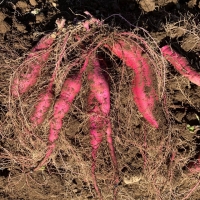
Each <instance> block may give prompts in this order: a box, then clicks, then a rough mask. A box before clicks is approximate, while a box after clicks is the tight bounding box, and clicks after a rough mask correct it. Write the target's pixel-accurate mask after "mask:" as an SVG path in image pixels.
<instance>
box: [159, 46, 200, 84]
mask: <svg viewBox="0 0 200 200" xmlns="http://www.w3.org/2000/svg"><path fill="white" fill-rule="evenodd" d="M161 52H162V53H163V56H164V57H165V58H166V59H167V60H168V61H169V62H170V63H171V64H172V65H173V66H174V67H175V69H176V70H177V71H178V72H179V73H180V74H181V75H183V76H184V77H186V78H188V79H189V80H190V81H191V82H192V83H194V84H196V85H198V86H200V73H198V72H196V71H195V70H193V69H192V67H191V66H190V65H189V63H188V61H187V59H186V58H184V57H183V56H181V55H180V54H178V53H177V52H175V51H174V50H173V49H172V48H170V46H169V45H166V46H164V47H162V48H161Z"/></svg>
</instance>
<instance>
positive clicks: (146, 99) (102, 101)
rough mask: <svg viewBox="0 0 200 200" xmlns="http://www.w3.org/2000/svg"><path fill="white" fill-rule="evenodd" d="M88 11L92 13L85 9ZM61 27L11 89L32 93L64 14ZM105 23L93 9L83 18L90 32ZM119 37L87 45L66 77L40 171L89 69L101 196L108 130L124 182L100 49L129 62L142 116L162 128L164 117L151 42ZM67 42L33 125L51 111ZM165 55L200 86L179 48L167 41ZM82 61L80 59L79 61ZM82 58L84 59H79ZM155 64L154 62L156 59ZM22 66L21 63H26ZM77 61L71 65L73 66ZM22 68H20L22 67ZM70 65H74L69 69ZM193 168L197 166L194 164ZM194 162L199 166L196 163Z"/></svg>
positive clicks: (114, 160) (14, 93) (32, 56)
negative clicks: (101, 157)
mask: <svg viewBox="0 0 200 200" xmlns="http://www.w3.org/2000/svg"><path fill="white" fill-rule="evenodd" d="M86 14H87V15H89V13H87V12H86ZM56 23H57V26H58V30H57V32H55V33H52V34H49V35H46V36H45V37H43V38H42V39H41V40H40V41H39V42H38V44H37V45H36V46H35V47H34V48H33V49H32V50H31V52H30V53H29V55H28V56H27V58H26V60H25V61H24V62H23V63H22V64H21V66H23V67H24V66H26V67H27V69H26V71H27V73H25V74H24V73H22V74H20V75H18V76H17V77H15V78H14V80H13V82H12V85H11V93H12V96H13V97H14V98H19V97H20V96H22V95H23V94H25V93H27V92H28V91H29V90H30V88H32V87H34V85H35V84H36V82H37V81H38V77H39V76H40V72H41V70H42V67H43V66H44V65H46V63H47V61H48V58H49V55H50V53H51V51H52V48H51V47H52V44H53V43H54V42H55V41H56V38H57V37H59V35H60V34H63V32H62V31H63V29H64V24H65V20H64V19H62V20H57V22H56ZM94 24H95V25H96V26H99V27H101V26H103V23H102V22H100V21H99V20H97V19H95V18H93V17H92V16H91V15H90V19H89V20H86V21H84V22H81V25H82V27H83V28H84V30H85V32H89V31H90V26H92V25H94ZM64 34H65V35H66V36H65V37H64V40H65V41H64V43H66V42H67V38H68V36H69V34H68V33H67V32H64ZM112 37H113V38H114V39H113V40H112V42H110V40H109V39H108V37H105V36H104V37H103V38H102V40H101V41H100V42H99V43H98V45H96V46H95V47H93V49H92V50H91V49H89V50H86V47H85V46H84V45H82V47H81V48H83V49H85V51H86V52H87V55H86V59H85V60H84V62H83V63H81V65H82V67H81V69H80V70H79V72H77V73H76V74H75V75H73V76H71V77H68V78H67V79H66V80H65V82H64V83H63V86H62V89H61V92H60V95H59V98H58V99H57V100H56V102H55V103H54V108H53V113H52V118H51V119H50V120H49V137H48V149H47V152H46V155H45V156H44V158H43V159H42V160H41V161H40V163H38V166H37V167H36V168H35V171H36V170H38V169H40V168H41V167H42V166H44V165H45V164H46V163H47V161H48V159H49V158H50V156H51V154H52V152H53V151H54V149H55V141H56V140H57V139H58V137H59V132H60V131H61V128H62V125H63V123H62V121H63V118H64V117H65V115H66V114H67V113H68V112H69V109H70V107H71V105H72V103H73V101H74V99H75V98H76V96H77V95H78V93H79V92H80V90H81V86H82V75H83V74H84V73H86V69H87V68H88V67H89V68H90V70H88V72H87V80H88V84H89V90H90V91H89V94H88V100H87V102H88V107H89V110H88V115H89V119H88V126H89V132H90V135H91V146H92V153H91V154H92V169H91V170H92V177H93V181H94V187H95V190H96V192H97V194H98V197H99V198H100V199H102V196H101V192H100V190H99V188H98V186H97V181H96V176H95V165H96V158H97V151H98V148H99V146H100V144H101V142H102V140H103V136H104V135H106V137H107V142H108V146H109V149H110V155H111V159H112V163H113V167H114V169H115V180H114V183H115V184H116V185H117V184H118V183H119V175H118V167H117V158H116V155H115V150H114V145H113V141H112V126H111V120H110V117H109V114H110V107H111V103H110V87H109V82H108V80H107V78H106V76H105V74H104V71H105V69H106V65H107V63H106V60H105V58H103V57H101V56H99V54H98V49H99V48H101V49H102V48H104V49H105V51H107V52H109V53H110V55H111V54H112V55H114V56H116V57H118V58H119V59H120V60H121V61H122V62H123V63H124V64H125V65H126V66H127V67H129V68H130V69H132V70H133V72H134V78H133V80H132V93H133V100H134V102H135V104H136V106H137V108H138V110H139V112H140V113H141V115H142V116H143V118H144V119H145V120H146V121H147V122H148V123H149V124H150V125H151V126H152V127H153V128H155V129H157V128H159V126H160V124H159V119H157V116H156V115H155V113H154V111H155V109H156V105H157V103H158V102H159V96H158V94H157V85H156V84H155V83H153V77H154V76H155V73H154V70H153V69H152V66H151V64H152V61H151V59H150V58H149V56H145V55H144V52H145V46H146V43H144V44H141V41H143V39H142V38H141V37H139V36H136V35H135V36H134V39H133V34H132V33H131V32H122V33H116V32H113V33H112ZM74 40H75V41H79V40H81V38H80V36H79V35H76V36H75V38H74ZM65 51H66V48H65V47H63V50H62V51H61V55H60V58H59V59H58V61H57V63H56V66H55V70H54V73H53V75H52V78H51V79H50V80H49V85H48V87H47V89H46V91H45V92H44V93H42V94H40V95H39V96H38V100H37V103H36V105H35V110H34V112H33V113H32V115H31V117H30V119H29V120H30V122H31V123H32V125H33V127H37V126H39V125H41V124H42V123H43V122H44V120H45V117H46V112H47V111H48V110H49V108H50V106H51V105H52V99H53V84H54V81H55V76H56V71H57V69H58V68H59V65H60V63H61V62H62V58H63V57H64V52H65ZM160 51H161V53H162V55H163V56H164V58H166V60H167V61H169V62H170V63H171V64H172V65H173V66H174V67H175V69H176V70H177V71H178V72H179V73H180V74H182V75H183V76H185V77H186V78H188V79H189V80H190V81H191V82H193V83H194V84H197V85H198V86H200V74H199V73H197V72H196V71H194V70H193V69H192V68H191V67H190V66H189V64H188V62H187V60H186V59H185V58H184V57H182V56H181V55H179V54H178V53H176V52H175V51H174V50H173V49H172V48H170V46H168V45H166V46H164V47H162V48H161V49H160ZM78 63H79V61H78ZM79 64H80V63H79ZM154 64H155V63H154ZM21 66H20V67H21ZM73 67H75V65H74V66H72V68H73ZM19 69H20V68H19ZM68 70H70V68H69V69H68ZM190 167H191V168H192V167H193V166H190ZM195 168H197V166H196V165H195ZM114 196H115V197H114V198H116V191H114Z"/></svg>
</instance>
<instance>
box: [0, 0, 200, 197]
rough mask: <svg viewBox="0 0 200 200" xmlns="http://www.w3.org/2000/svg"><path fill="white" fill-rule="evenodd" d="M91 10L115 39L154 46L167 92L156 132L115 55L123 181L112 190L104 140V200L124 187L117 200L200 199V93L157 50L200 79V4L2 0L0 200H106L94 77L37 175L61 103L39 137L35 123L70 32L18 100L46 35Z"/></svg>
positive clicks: (161, 92)
mask: <svg viewBox="0 0 200 200" xmlns="http://www.w3.org/2000/svg"><path fill="white" fill-rule="evenodd" d="M86 10H87V11H89V12H90V13H91V14H92V15H93V16H94V17H95V18H97V19H100V20H105V21H104V23H105V24H107V26H106V27H108V28H107V29H106V31H109V30H110V29H111V30H117V31H119V30H125V31H133V32H134V33H135V34H136V35H137V34H138V35H140V36H141V37H142V38H144V41H146V42H148V44H149V45H150V47H151V48H150V50H147V52H146V54H147V55H148V56H149V58H150V60H152V61H153V62H152V63H154V65H152V66H153V67H155V68H154V69H153V71H154V72H155V77H154V78H152V79H153V81H154V84H153V86H154V87H157V88H158V89H157V92H158V97H159V101H158V103H157V106H156V108H155V109H154V115H155V116H156V119H157V120H158V121H159V128H158V129H154V128H152V127H151V126H150V125H149V124H148V123H147V122H146V121H145V119H144V118H143V117H142V115H141V113H139V111H138V109H137V107H136V106H135V104H134V101H133V94H132V91H131V82H132V79H133V76H134V74H133V72H132V70H130V69H129V68H127V67H126V66H125V65H124V64H123V63H122V62H120V60H119V59H117V58H116V57H115V56H113V55H112V58H113V60H114V61H113V60H111V59H108V60H107V62H108V63H109V66H108V69H105V72H106V74H107V75H106V77H107V79H108V80H109V83H110V91H111V113H110V119H111V122H112V127H113V140H114V146H115V151H116V156H117V160H118V170H119V177H120V182H119V183H118V185H115V184H114V183H113V176H114V173H115V170H114V169H113V166H112V162H111V159H110V154H109V150H108V146H107V143H106V138H104V140H103V142H102V145H101V147H100V149H99V151H98V157H97V163H96V177H97V181H98V186H99V188H100V190H101V192H102V196H103V199H107V200H110V199H113V190H114V189H116V188H117V189H118V193H117V199H123V200H131V199H134V200H141V199H143V200H149V199H162V200H172V199H173V200H179V199H180V200H181V199H192V200H197V199H200V194H199V191H200V187H199V185H200V181H199V172H195V173H190V172H189V170H188V168H187V166H189V165H188V164H189V163H191V162H194V161H195V160H196V159H197V158H198V155H199V150H200V145H199V142H200V140H199V136H200V128H199V127H200V100H199V98H200V87H198V86H196V85H195V84H193V83H191V82H190V81H189V80H187V79H186V78H184V77H183V76H181V75H180V74H179V73H178V72H177V71H176V70H175V69H174V68H173V66H171V65H170V64H169V63H167V61H166V60H165V59H164V58H163V57H162V56H161V54H160V52H159V50H158V47H162V46H164V45H166V44H169V45H171V46H172V48H173V49H175V50H176V51H177V52H178V53H180V54H181V55H182V56H184V57H185V58H187V60H188V62H189V64H190V65H191V66H192V68H194V69H195V70H196V71H198V72H200V25H199V24H200V23H199V22H200V16H199V11H200V1H199V0H187V1H183V0H107V1H105V0H98V1H97V0H94V1H90V0H74V1H70V0H65V1H63V0H49V1H42V0H27V1H25V0H21V1H18V0H2V1H0V200H16V199H20V200H33V199H37V200H43V199H44V200H45V199H56V200H64V199H69V200H72V199H73V200H86V199H98V198H97V194H96V192H95V189H94V186H93V182H92V181H93V180H92V176H91V163H92V159H91V147H90V136H89V133H88V132H89V130H88V123H87V121H88V114H87V113H88V112H87V101H86V100H87V93H88V82H87V81H86V78H85V77H83V85H84V87H83V88H82V89H81V92H80V94H79V95H78V96H77V98H76V100H75V102H74V103H73V104H72V106H71V109H70V112H69V114H68V115H66V116H65V118H64V119H63V128H62V130H61V133H60V135H59V139H58V140H57V141H56V149H55V151H54V153H53V154H52V155H51V157H50V159H49V161H48V164H47V165H46V166H44V167H42V168H41V169H40V170H38V171H34V169H35V168H36V167H37V165H38V163H39V161H40V160H42V158H43V157H44V154H45V151H46V149H47V144H48V142H47V140H48V125H49V119H50V118H51V116H52V109H53V103H52V106H51V108H50V111H49V112H48V113H47V115H46V118H45V122H44V123H43V125H42V126H40V127H38V128H36V129H34V131H33V127H32V125H31V123H30V121H29V120H28V119H29V116H30V115H31V113H32V112H33V110H34V105H35V102H36V101H37V96H38V94H39V93H41V92H42V91H43V90H44V89H45V88H46V86H47V84H48V80H49V78H50V74H51V73H52V71H53V69H54V65H53V64H55V59H56V56H57V55H59V52H60V48H59V47H60V45H62V41H63V38H64V33H62V34H61V36H60V38H59V39H58V40H57V43H56V44H57V46H54V51H53V52H54V57H53V56H52V59H51V60H49V61H48V65H47V66H46V67H45V68H44V70H43V71H42V72H41V76H40V78H39V80H38V82H37V85H36V86H34V87H33V88H31V89H30V91H28V92H27V94H25V95H23V96H22V97H20V98H18V99H16V98H14V97H12V96H11V94H10V88H11V83H12V80H13V77H14V76H15V75H16V72H17V70H18V69H19V68H18V66H19V65H20V64H21V63H22V62H23V60H24V59H25V58H26V56H27V54H28V52H29V51H30V50H31V48H32V47H33V46H34V45H35V44H36V43H37V42H38V41H39V39H40V38H41V37H42V36H44V35H45V34H48V33H51V32H52V31H53V30H55V29H56V25H55V21H56V19H58V18H62V17H63V18H65V19H66V27H70V26H72V27H73V30H75V29H76V24H77V22H82V21H84V20H85V15H84V11H86ZM114 14H117V15H114ZM144 29H145V30H146V32H145V31H144ZM77 30H78V28H77ZM101 31H103V30H101ZM98 33H99V32H98ZM101 33H102V32H101ZM147 33H148V34H147ZM83 36H84V35H83ZM99 37H100V36H99V35H98V34H96V32H95V33H94V34H93V35H91V36H90V38H92V41H93V40H94V41H95V39H96V38H99ZM101 37H104V35H103V34H102V36H101ZM90 41H91V39H90ZM72 42H74V43H75V40H74V41H72ZM94 43H95V42H94ZM90 47H92V46H90ZM79 48H80V49H81V47H79ZM80 49H79V50H80ZM79 50H77V52H76V53H77V55H71V56H74V58H77V57H78V56H81V51H79ZM66 54H67V53H66ZM150 54H151V55H150ZM67 55H68V54H67ZM106 55H107V54H106ZM155 62H156V65H155ZM63 63H65V65H64V64H63V65H62V69H61V70H60V71H59V72H60V73H59V74H58V78H57V82H56V85H55V88H54V92H55V93H54V94H55V99H54V102H55V100H56V98H58V96H59V93H60V88H61V86H62V83H63V80H64V79H65V76H64V75H63V74H64V71H65V70H66V69H67V68H66V66H67V64H66V58H65V59H63ZM88 70H89V69H88ZM71 73H75V72H74V71H72V72H71ZM148 90H150V89H149V88H147V90H146V92H148ZM27 130H28V131H27ZM30 130H31V131H32V133H29V131H30ZM31 131H30V132H31Z"/></svg>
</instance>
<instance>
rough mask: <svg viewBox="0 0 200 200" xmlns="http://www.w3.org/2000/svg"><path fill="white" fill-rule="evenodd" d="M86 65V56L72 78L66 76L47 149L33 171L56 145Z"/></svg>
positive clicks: (51, 125) (51, 121)
mask: <svg viewBox="0 0 200 200" xmlns="http://www.w3.org/2000/svg"><path fill="white" fill-rule="evenodd" d="M87 65H88V58H86V60H85V62H84V65H83V67H82V69H81V70H80V71H79V73H78V74H77V75H76V76H74V77H72V78H68V79H67V80H66V81H65V82H64V84H63V86H62V89H61V93H60V96H59V98H58V100H57V101H56V103H55V105H54V109H53V117H52V119H51V120H50V129H49V138H48V141H49V145H48V149H47V152H46V155H45V157H44V159H43V160H42V161H41V162H40V163H39V165H38V166H37V168H36V169H35V171H37V170H38V169H40V167H42V166H43V165H44V164H45V163H46V161H47V160H48V158H49V157H50V155H51V154H52V152H53V150H54V148H55V146H56V145H55V141H56V140H57V139H58V135H59V133H60V130H61V128H62V124H63V122H62V120H63V118H64V116H65V115H66V114H67V113H68V112H69V109H70V107H71V104H72V102H73V100H74V99H75V97H76V95H77V94H78V93H79V91H80V89H81V77H82V74H83V72H84V71H85V69H86V67H87Z"/></svg>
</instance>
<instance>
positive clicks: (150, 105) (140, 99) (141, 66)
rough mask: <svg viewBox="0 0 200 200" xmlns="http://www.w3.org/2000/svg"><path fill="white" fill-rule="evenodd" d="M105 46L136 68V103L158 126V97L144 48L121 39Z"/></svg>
mask: <svg viewBox="0 0 200 200" xmlns="http://www.w3.org/2000/svg"><path fill="white" fill-rule="evenodd" d="M105 47H107V48H108V49H109V50H110V51H111V52H112V53H113V54H114V55H116V56H117V57H119V58H120V59H121V60H122V61H124V62H125V64H126V65H127V66H128V67H130V68H132V69H133V70H134V72H135V74H134V79H133V83H132V84H133V86H132V91H133V94H134V101H135V104H136V105H137V107H138V110H139V111H140V113H141V114H142V115H143V117H144V118H145V119H146V120H147V121H148V122H149V123H150V124H151V125H152V126H153V127H155V128H158V126H159V124H158V121H157V120H156V119H155V117H154V114H153V111H154V109H155V103H156V101H157V99H158V97H157V95H156V91H155V89H154V86H153V83H152V72H151V69H150V66H149V64H148V60H147V59H146V58H145V57H144V56H142V50H141V49H140V48H139V47H137V46H134V45H131V44H127V43H125V42H124V41H121V40H119V41H117V42H115V43H114V44H113V45H112V46H109V45H105Z"/></svg>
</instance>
